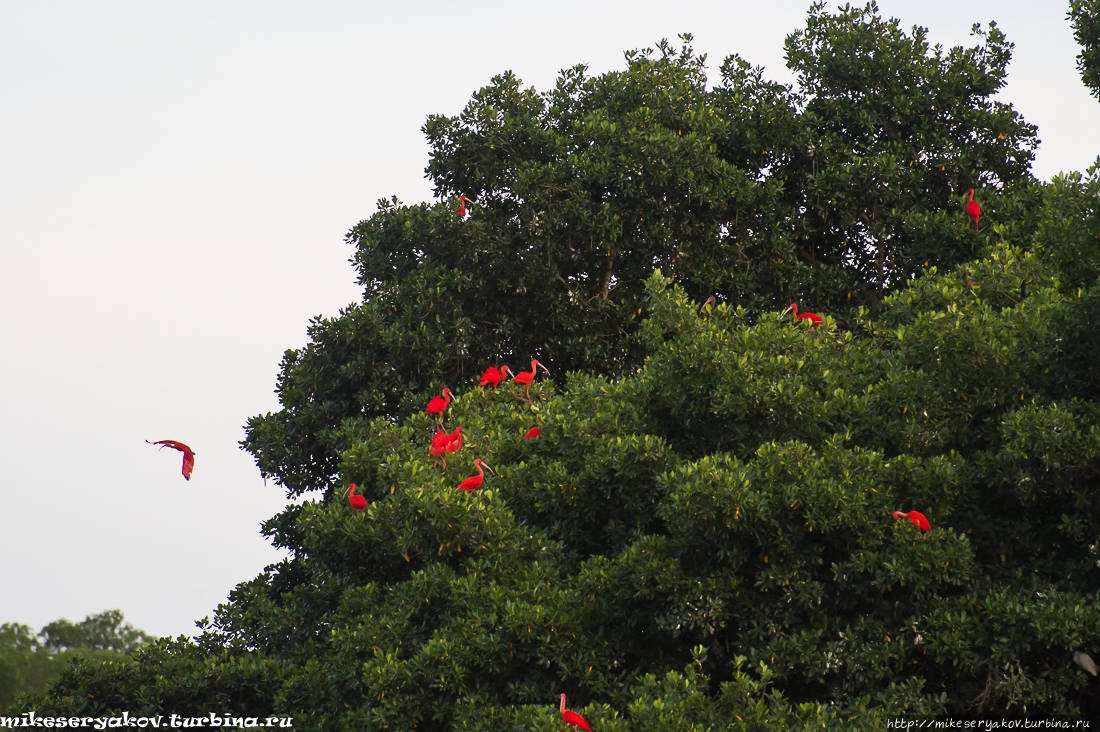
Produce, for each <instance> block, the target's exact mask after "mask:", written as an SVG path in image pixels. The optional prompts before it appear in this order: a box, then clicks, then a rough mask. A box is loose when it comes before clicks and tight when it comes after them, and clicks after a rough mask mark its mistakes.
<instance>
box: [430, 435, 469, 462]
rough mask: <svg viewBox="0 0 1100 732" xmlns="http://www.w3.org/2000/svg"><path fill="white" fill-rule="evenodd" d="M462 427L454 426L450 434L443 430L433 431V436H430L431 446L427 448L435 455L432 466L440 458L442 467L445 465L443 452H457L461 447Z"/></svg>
mask: <svg viewBox="0 0 1100 732" xmlns="http://www.w3.org/2000/svg"><path fill="white" fill-rule="evenodd" d="M462 432H463V430H462V428H461V427H455V431H454V432H452V433H451V434H447V433H446V432H444V431H443V430H439V431H438V432H436V433H435V437H433V438H432V446H431V447H430V448H428V452H429V453H431V454H432V455H435V462H433V463H432V467H433V468H434V467H435V466H436V463H438V462H439V461H440V460H442V461H443V467H444V468H446V467H447V460H446V458H444V457H443V453H445V452H458V451H459V450H461V449H462Z"/></svg>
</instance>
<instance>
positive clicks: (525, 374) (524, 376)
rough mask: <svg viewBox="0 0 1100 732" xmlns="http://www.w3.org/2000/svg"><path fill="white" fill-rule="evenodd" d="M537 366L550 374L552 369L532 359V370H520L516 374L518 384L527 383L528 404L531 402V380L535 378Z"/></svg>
mask: <svg viewBox="0 0 1100 732" xmlns="http://www.w3.org/2000/svg"><path fill="white" fill-rule="evenodd" d="M536 368H540V369H542V370H543V371H545V372H546V374H547V375H548V376H549V374H550V369H548V368H546V367H545V366H543V365H542V364H541V363H539V362H538V361H531V370H530V371H520V372H519V373H518V374H516V379H515V381H516V383H517V384H527V403H528V404H530V403H531V382H532V381H534V380H535V369H536Z"/></svg>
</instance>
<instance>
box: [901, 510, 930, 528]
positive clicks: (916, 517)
mask: <svg viewBox="0 0 1100 732" xmlns="http://www.w3.org/2000/svg"><path fill="white" fill-rule="evenodd" d="M903 518H907V519H909V520H910V521H912V522H913V525H914V526H916V527H917V528H918V529H920V530H921V531H931V530H932V525H931V524H929V523H928V519H927V518H925V516H924V514H923V513H920V512H918V511H910V512H909V513H902V512H901V511H894V520H895V521H900V520H901V519H903Z"/></svg>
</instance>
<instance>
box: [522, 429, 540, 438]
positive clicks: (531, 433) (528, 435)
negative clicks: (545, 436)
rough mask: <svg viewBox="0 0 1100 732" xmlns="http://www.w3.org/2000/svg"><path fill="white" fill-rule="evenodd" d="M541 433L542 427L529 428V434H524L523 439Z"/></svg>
mask: <svg viewBox="0 0 1100 732" xmlns="http://www.w3.org/2000/svg"><path fill="white" fill-rule="evenodd" d="M541 434H542V428H540V427H532V428H531V429H530V430H528V432H527V434H526V435H524V436H523V439H525V440H530V439H531V438H532V437H538V436H539V435H541Z"/></svg>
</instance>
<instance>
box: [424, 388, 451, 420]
mask: <svg viewBox="0 0 1100 732" xmlns="http://www.w3.org/2000/svg"><path fill="white" fill-rule="evenodd" d="M443 396H445V397H446V399H440V398H439V397H432V400H431V401H430V402H428V406H427V407H425V409H424V411H425V412H427V413H428V414H438V415H439V421H440V422H442V421H443V410H444V409H446V408H447V405H448V404H450V403H451V398H452V397H453V396H454V395H453V394H451V390H450V389H448V388H446V387H443Z"/></svg>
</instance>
